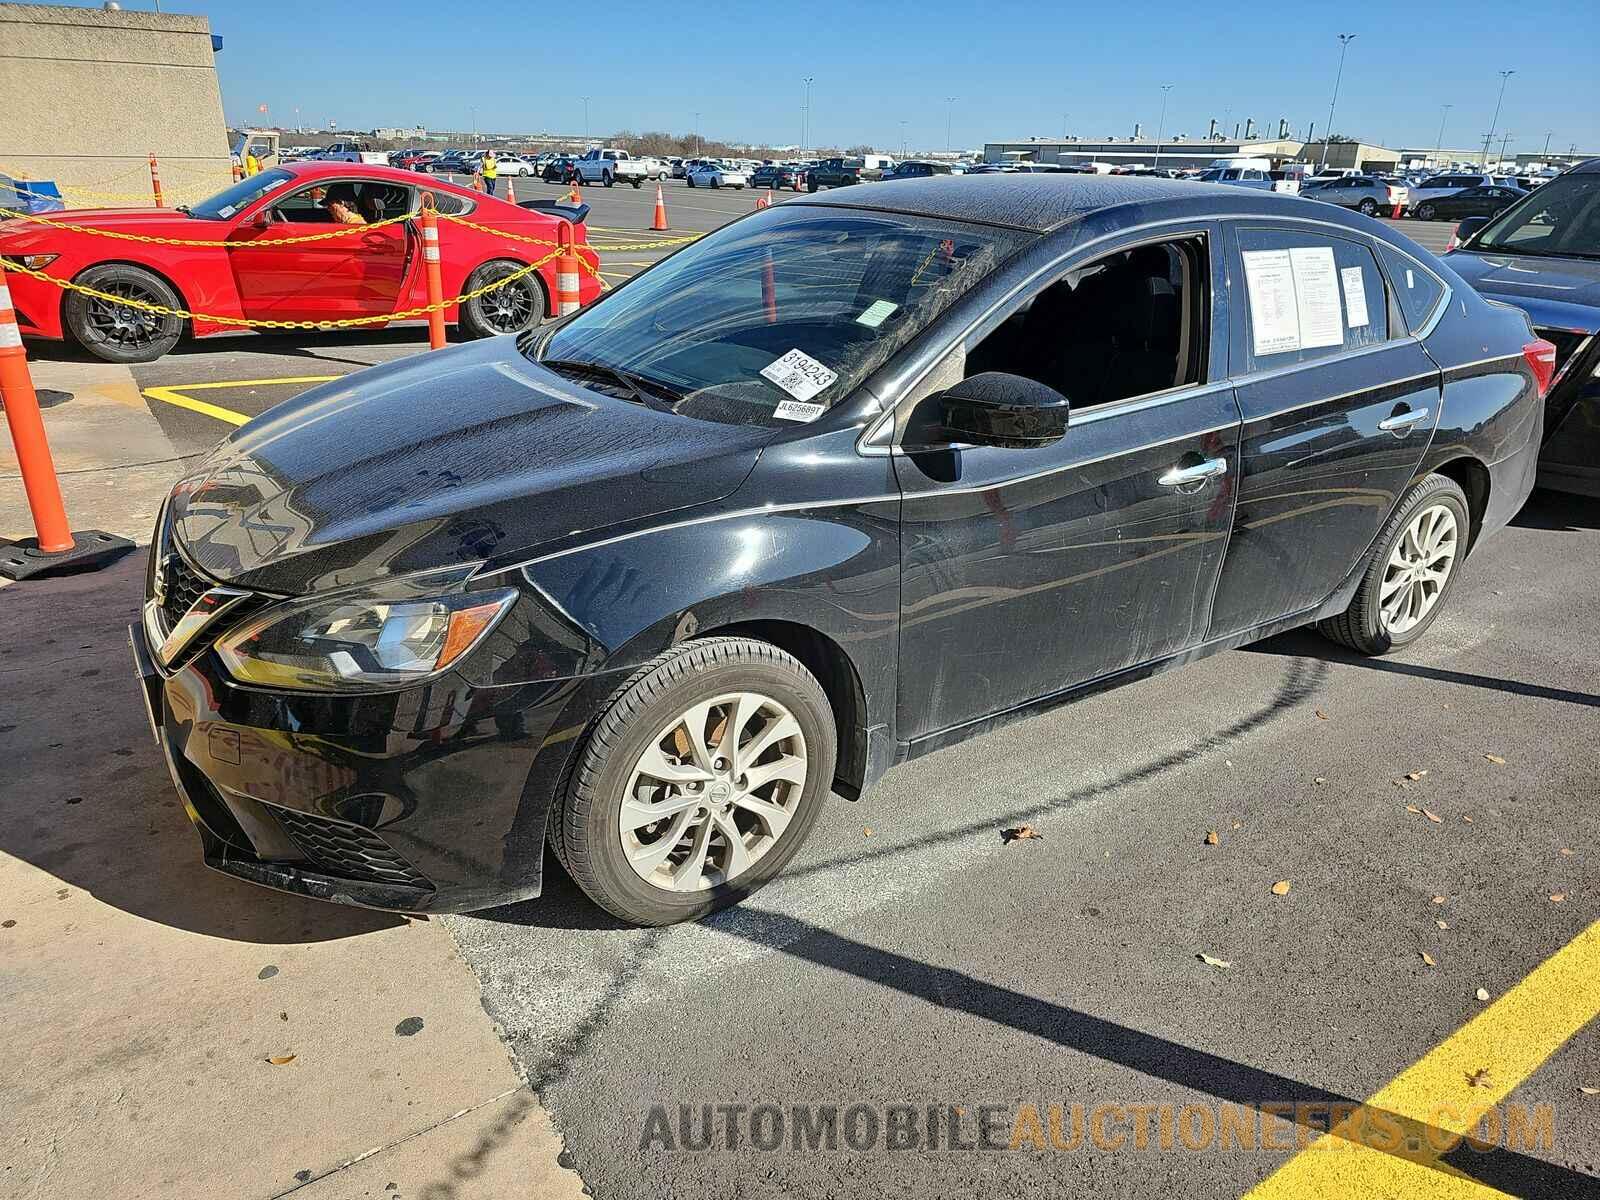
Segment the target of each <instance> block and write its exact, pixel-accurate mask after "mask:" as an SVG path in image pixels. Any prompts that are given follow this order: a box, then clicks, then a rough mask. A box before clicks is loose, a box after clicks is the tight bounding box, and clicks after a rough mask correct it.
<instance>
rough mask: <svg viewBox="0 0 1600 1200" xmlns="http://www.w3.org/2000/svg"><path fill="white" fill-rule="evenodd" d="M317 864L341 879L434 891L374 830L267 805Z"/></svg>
mask: <svg viewBox="0 0 1600 1200" xmlns="http://www.w3.org/2000/svg"><path fill="white" fill-rule="evenodd" d="M262 807H263V808H265V809H266V810H267V811H268V812H270V813H271V814H272V816H273V818H274V819H275V820H276V821H277V822H278V824H279V825H280V826H281V827H282V828H283V831H284V833H286V834H288V835H289V838H290V840H291V841H293V842H294V844H295V845H296V846H298V847H299V848H300V852H301V853H302V854H304V855H305V856H306V857H307V858H308V859H310V860H311V863H312V865H313V866H315V867H318V868H320V869H321V870H322V871H325V872H327V873H328V874H329V875H336V876H338V877H339V878H341V879H359V880H363V881H365V882H368V883H388V884H395V885H398V886H400V887H409V888H421V889H424V890H426V891H433V890H434V888H433V884H432V883H430V882H429V881H428V879H427V877H426V876H424V875H423V874H422V873H421V872H420V871H418V870H417V869H416V868H415V867H413V866H412V865H411V864H410V863H408V862H407V861H406V860H405V859H403V858H401V857H400V855H399V854H398V853H397V852H396V851H395V849H394V847H392V846H390V845H389V843H388V842H386V841H384V840H383V839H382V838H381V837H379V836H378V835H377V834H376V833H373V832H372V830H370V829H363V828H361V827H360V826H359V825H346V824H345V823H344V822H342V821H330V820H328V818H326V817H318V816H313V815H312V814H310V813H305V812H299V811H297V810H295V809H292V808H279V807H278V806H277V805H275V804H263V805H262Z"/></svg>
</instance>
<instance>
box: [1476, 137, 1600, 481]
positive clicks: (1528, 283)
mask: <svg viewBox="0 0 1600 1200" xmlns="http://www.w3.org/2000/svg"><path fill="white" fill-rule="evenodd" d="M1455 237H1456V244H1454V245H1453V248H1452V249H1451V250H1450V252H1449V253H1448V254H1446V255H1445V259H1444V261H1445V264H1446V265H1447V266H1449V267H1451V268H1453V269H1454V270H1455V271H1456V272H1457V273H1458V274H1460V275H1461V277H1462V278H1464V279H1465V280H1466V281H1467V282H1468V283H1470V284H1472V286H1473V287H1475V288H1477V289H1478V291H1479V292H1481V293H1483V295H1485V296H1488V297H1489V298H1490V299H1491V300H1499V301H1502V302H1503V303H1506V304H1514V305H1516V306H1517V307H1518V308H1520V309H1522V310H1523V311H1524V312H1526V313H1527V314H1528V317H1529V319H1530V320H1532V322H1533V327H1534V329H1535V330H1537V331H1538V333H1539V336H1540V337H1542V338H1544V339H1545V340H1546V341H1548V342H1551V343H1553V344H1554V346H1555V362H1554V366H1555V380H1554V382H1553V383H1552V385H1551V387H1550V390H1549V392H1548V394H1547V395H1546V397H1545V414H1544V445H1543V448H1542V450H1541V451H1540V454H1539V483H1540V484H1541V485H1542V486H1544V487H1549V488H1556V489H1559V490H1561V491H1568V492H1578V493H1581V494H1583V495H1586V496H1600V158H1595V159H1590V160H1589V161H1588V162H1585V163H1581V164H1580V165H1578V166H1576V167H1573V168H1572V169H1571V170H1569V171H1567V172H1566V173H1565V174H1562V175H1558V176H1556V177H1555V178H1554V179H1551V180H1549V181H1547V182H1546V183H1544V184H1542V185H1540V187H1539V189H1538V190H1537V191H1534V192H1530V193H1529V194H1528V195H1527V196H1524V197H1523V198H1522V199H1521V200H1518V201H1516V202H1514V203H1513V204H1512V205H1511V206H1510V207H1509V208H1506V209H1504V210H1503V211H1502V212H1501V213H1500V214H1499V215H1498V216H1495V217H1469V218H1467V219H1466V220H1464V221H1462V222H1461V225H1460V227H1459V228H1458V229H1457V230H1456V235H1455Z"/></svg>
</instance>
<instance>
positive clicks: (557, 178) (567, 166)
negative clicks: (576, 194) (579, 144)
mask: <svg viewBox="0 0 1600 1200" xmlns="http://www.w3.org/2000/svg"><path fill="white" fill-rule="evenodd" d="M539 178H540V179H542V180H544V181H545V182H546V183H577V182H578V160H577V159H576V158H574V157H573V156H572V155H570V154H558V155H556V156H555V157H554V158H552V159H550V160H549V161H548V162H546V163H545V164H544V170H542V171H540V172H539Z"/></svg>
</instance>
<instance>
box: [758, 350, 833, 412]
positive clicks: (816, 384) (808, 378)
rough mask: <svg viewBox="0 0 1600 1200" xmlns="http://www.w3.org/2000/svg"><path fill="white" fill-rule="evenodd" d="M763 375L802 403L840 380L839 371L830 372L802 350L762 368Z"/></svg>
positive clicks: (794, 351)
mask: <svg viewBox="0 0 1600 1200" xmlns="http://www.w3.org/2000/svg"><path fill="white" fill-rule="evenodd" d="M761 374H762V376H763V378H766V379H770V380H772V382H773V383H775V384H777V385H778V386H779V387H781V388H782V389H783V390H784V391H786V392H788V393H789V395H791V396H793V397H794V398H795V399H796V400H799V401H801V402H802V403H804V402H805V401H807V400H810V399H811V397H813V396H815V395H816V394H817V393H818V392H820V391H822V390H823V389H824V388H826V387H827V386H828V385H829V384H831V383H832V382H833V381H834V380H835V379H837V378H839V373H838V372H837V371H830V370H828V368H827V367H825V366H823V365H822V364H821V363H819V362H818V361H817V360H816V359H814V358H812V357H811V356H810V355H809V354H807V353H806V352H805V351H804V350H800V349H795V350H791V351H789V353H787V354H785V355H784V356H783V357H782V358H779V359H776V360H774V361H773V362H770V363H768V364H767V365H766V366H764V367H762V368H761Z"/></svg>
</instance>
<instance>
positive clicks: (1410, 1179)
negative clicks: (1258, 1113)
mask: <svg viewBox="0 0 1600 1200" xmlns="http://www.w3.org/2000/svg"><path fill="white" fill-rule="evenodd" d="M1597 1015H1600V921H1596V922H1595V923H1594V924H1592V925H1590V926H1589V927H1588V928H1587V929H1585V930H1584V931H1583V932H1582V933H1581V934H1579V935H1578V936H1577V937H1575V938H1573V939H1572V941H1570V942H1568V943H1567V944H1566V945H1565V946H1563V947H1562V948H1561V949H1560V950H1557V951H1556V952H1555V953H1554V954H1552V955H1551V956H1550V957H1549V958H1547V959H1545V960H1544V962H1542V963H1540V964H1539V965H1538V966H1537V967H1535V968H1534V969H1533V970H1532V971H1531V972H1530V973H1529V974H1528V975H1527V977H1526V978H1524V979H1523V980H1522V981H1521V982H1520V983H1518V984H1517V985H1516V986H1515V987H1513V988H1512V989H1511V990H1510V991H1508V992H1506V994H1505V995H1503V996H1501V997H1500V998H1499V999H1498V1000H1496V1001H1495V1002H1494V1003H1493V1004H1491V1005H1490V1006H1489V1007H1488V1008H1486V1009H1484V1010H1483V1011H1482V1012H1480V1013H1479V1014H1478V1015H1477V1016H1475V1017H1473V1018H1472V1020H1470V1021H1468V1022H1467V1023H1466V1024H1465V1025H1463V1026H1462V1027H1461V1028H1460V1029H1458V1030H1456V1032H1455V1033H1453V1034H1451V1035H1450V1036H1449V1037H1448V1038H1446V1039H1445V1040H1444V1041H1442V1042H1440V1043H1439V1045H1437V1046H1435V1047H1434V1048H1433V1049H1432V1050H1430V1051H1428V1053H1426V1054H1424V1055H1423V1056H1422V1057H1421V1058H1419V1059H1418V1060H1417V1061H1416V1062H1415V1063H1413V1064H1412V1065H1411V1066H1409V1067H1407V1068H1406V1069H1405V1070H1404V1071H1402V1072H1401V1073H1400V1074H1399V1075H1398V1076H1396V1077H1395V1078H1394V1079H1393V1080H1391V1081H1390V1082H1389V1083H1388V1084H1386V1085H1385V1086H1384V1087H1383V1088H1382V1089H1381V1090H1380V1091H1379V1092H1378V1093H1377V1094H1376V1095H1374V1096H1372V1097H1371V1099H1369V1100H1368V1101H1367V1102H1366V1104H1364V1105H1362V1106H1361V1108H1360V1109H1358V1110H1356V1112H1355V1113H1353V1114H1352V1115H1351V1116H1350V1117H1349V1118H1348V1119H1346V1120H1344V1121H1341V1122H1340V1123H1339V1125H1338V1126H1336V1127H1335V1128H1334V1130H1333V1131H1332V1132H1331V1133H1326V1134H1324V1135H1322V1137H1320V1138H1318V1139H1317V1141H1316V1142H1314V1143H1312V1145H1311V1146H1310V1147H1308V1148H1307V1149H1305V1150H1302V1151H1301V1152H1300V1153H1299V1154H1297V1155H1295V1156H1294V1157H1293V1158H1291V1159H1290V1160H1289V1161H1288V1162H1286V1163H1285V1164H1284V1165H1283V1166H1282V1167H1280V1168H1279V1169H1278V1170H1277V1171H1276V1172H1274V1173H1273V1174H1272V1175H1270V1176H1268V1177H1267V1178H1266V1179H1265V1180H1263V1181H1262V1182H1261V1183H1260V1184H1259V1185H1258V1186H1256V1187H1255V1188H1253V1189H1251V1191H1249V1192H1248V1193H1246V1196H1245V1200H1335V1198H1337V1200H1346V1198H1348V1197H1361V1196H1371V1197H1380V1196H1381V1197H1391V1196H1392V1197H1406V1198H1407V1200H1410V1198H1411V1197H1416V1198H1417V1200H1456V1198H1457V1197H1460V1198H1461V1200H1489V1198H1490V1197H1496V1196H1503V1195H1505V1194H1506V1193H1504V1192H1501V1191H1499V1190H1497V1189H1495V1188H1492V1187H1488V1186H1486V1185H1485V1184H1481V1183H1478V1182H1477V1181H1476V1180H1474V1179H1472V1178H1470V1177H1469V1176H1467V1175H1465V1174H1463V1173H1462V1172H1460V1171H1458V1170H1457V1169H1455V1168H1454V1167H1452V1166H1450V1165H1448V1164H1446V1163H1444V1162H1442V1161H1440V1157H1439V1155H1440V1153H1441V1151H1447V1150H1448V1147H1447V1146H1441V1147H1434V1146H1432V1145H1430V1143H1429V1140H1428V1132H1427V1130H1428V1128H1429V1127H1431V1128H1432V1129H1433V1130H1435V1131H1441V1132H1442V1133H1445V1134H1456V1135H1459V1134H1465V1133H1466V1132H1467V1131H1468V1130H1470V1129H1472V1128H1473V1127H1474V1126H1475V1125H1476V1124H1477V1121H1478V1118H1479V1117H1480V1116H1481V1115H1482V1114H1483V1113H1484V1112H1485V1111H1486V1110H1488V1109H1490V1108H1493V1107H1495V1106H1496V1105H1498V1104H1499V1103H1500V1102H1501V1101H1503V1100H1504V1099H1505V1098H1506V1097H1507V1096H1508V1095H1510V1094H1511V1092H1512V1091H1513V1090H1514V1089H1515V1088H1517V1087H1518V1086H1519V1085H1521V1084H1522V1083H1523V1082H1524V1081H1525V1080H1526V1079H1527V1078H1528V1077H1529V1076H1531V1075H1532V1074H1533V1073H1534V1072H1535V1071H1536V1070H1538V1069H1539V1067H1540V1065H1541V1064H1543V1063H1544V1061H1545V1060H1546V1059H1548V1058H1549V1057H1550V1056H1551V1055H1552V1054H1554V1053H1555V1052H1556V1051H1557V1050H1559V1049H1560V1048H1561V1047H1562V1045H1564V1044H1565V1043H1566V1042H1567V1041H1568V1040H1570V1039H1571V1038H1572V1037H1574V1036H1575V1035H1576V1034H1577V1033H1578V1032H1579V1031H1580V1030H1581V1029H1582V1028H1583V1027H1584V1026H1585V1025H1587V1024H1588V1023H1589V1022H1590V1021H1592V1020H1594V1018H1595V1017H1596V1016H1597ZM1479 1071H1487V1075H1486V1076H1485V1077H1483V1079H1484V1084H1486V1086H1484V1084H1480V1085H1479V1086H1473V1085H1472V1084H1470V1083H1469V1082H1468V1079H1469V1078H1471V1077H1472V1076H1473V1075H1474V1074H1475V1073H1476V1072H1479ZM1391 1118H1398V1121H1395V1122H1393V1123H1392V1124H1390V1125H1389V1128H1390V1129H1393V1128H1394V1127H1395V1126H1398V1127H1399V1128H1400V1129H1401V1130H1403V1131H1404V1132H1407V1133H1416V1134H1419V1135H1420V1147H1419V1148H1417V1149H1411V1148H1408V1147H1406V1146H1403V1145H1402V1146H1401V1148H1399V1149H1396V1150H1387V1149H1379V1148H1377V1146H1375V1145H1372V1144H1369V1143H1374V1142H1378V1143H1379V1144H1385V1143H1383V1142H1380V1139H1381V1138H1382V1137H1383V1136H1384V1135H1383V1132H1382V1128H1383V1126H1384V1123H1385V1122H1386V1121H1388V1120H1390V1119H1391ZM1441 1132H1436V1133H1434V1135H1433V1136H1434V1137H1435V1138H1436V1139H1439V1140H1441V1141H1443V1140H1444V1139H1443V1138H1442V1137H1441ZM1472 1153H1473V1152H1472V1151H1471V1150H1470V1149H1469V1150H1467V1151H1466V1152H1465V1154H1464V1156H1458V1161H1464V1162H1468V1163H1470V1161H1471V1157H1472Z"/></svg>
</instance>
